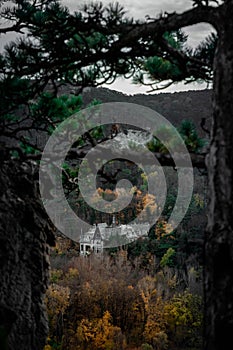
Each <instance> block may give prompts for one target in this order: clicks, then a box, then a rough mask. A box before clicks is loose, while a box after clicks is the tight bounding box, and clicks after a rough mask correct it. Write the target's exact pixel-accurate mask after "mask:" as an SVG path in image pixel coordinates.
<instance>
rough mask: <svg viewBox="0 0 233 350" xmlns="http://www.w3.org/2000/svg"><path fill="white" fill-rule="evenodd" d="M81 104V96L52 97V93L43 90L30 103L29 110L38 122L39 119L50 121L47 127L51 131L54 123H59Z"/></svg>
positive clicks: (76, 110) (78, 108)
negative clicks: (34, 100) (37, 97)
mask: <svg viewBox="0 0 233 350" xmlns="http://www.w3.org/2000/svg"><path fill="white" fill-rule="evenodd" d="M81 106H82V97H81V96H70V95H62V96H59V97H54V96H53V94H52V93H49V92H44V93H42V94H41V96H40V97H39V99H38V100H37V101H36V102H32V103H31V104H30V110H31V116H32V118H35V119H36V118H37V119H38V120H39V121H40V122H41V120H44V121H45V122H46V123H48V122H49V121H50V125H49V128H50V130H51V131H52V130H53V129H54V127H55V126H56V123H60V122H62V121H64V120H65V119H66V118H68V117H70V116H71V115H72V114H74V113H76V112H78V111H79V110H80V108H81Z"/></svg>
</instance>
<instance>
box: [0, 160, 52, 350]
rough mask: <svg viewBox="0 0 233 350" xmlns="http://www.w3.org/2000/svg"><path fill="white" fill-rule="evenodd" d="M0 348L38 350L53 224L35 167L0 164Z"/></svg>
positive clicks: (42, 336) (44, 324)
mask: <svg viewBox="0 0 233 350" xmlns="http://www.w3.org/2000/svg"><path fill="white" fill-rule="evenodd" d="M0 183H1V186H0V198H1V199H0V215H1V221H0V262H1V263H0V286H1V289H0V349H1V350H3V349H8V350H41V349H43V347H44V344H45V340H46V337H47V330H48V329H47V328H48V325H47V316H46V310H45V305H44V293H45V291H46V287H47V284H48V278H49V258H48V253H49V245H53V244H54V234H53V228H52V225H51V226H50V223H49V221H48V218H47V215H46V213H45V211H44V209H43V207H42V204H41V202H40V199H39V195H38V172H37V167H36V165H35V164H33V163H31V162H23V163H22V162H19V161H17V160H14V161H13V160H8V161H3V160H2V161H1V170H0Z"/></svg>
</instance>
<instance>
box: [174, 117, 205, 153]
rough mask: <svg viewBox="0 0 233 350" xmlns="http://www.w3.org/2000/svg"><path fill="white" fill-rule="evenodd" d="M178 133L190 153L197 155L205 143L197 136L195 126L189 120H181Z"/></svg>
mask: <svg viewBox="0 0 233 350" xmlns="http://www.w3.org/2000/svg"><path fill="white" fill-rule="evenodd" d="M178 131H179V133H180V135H181V136H182V138H183V139H184V142H185V144H186V146H187V148H188V150H189V151H190V152H195V153H197V152H198V151H200V150H201V149H202V147H203V146H205V144H206V141H205V140H204V139H202V138H200V137H199V136H198V132H197V129H196V126H195V124H194V123H193V122H192V121H191V120H183V121H182V123H181V125H180V127H179V128H178Z"/></svg>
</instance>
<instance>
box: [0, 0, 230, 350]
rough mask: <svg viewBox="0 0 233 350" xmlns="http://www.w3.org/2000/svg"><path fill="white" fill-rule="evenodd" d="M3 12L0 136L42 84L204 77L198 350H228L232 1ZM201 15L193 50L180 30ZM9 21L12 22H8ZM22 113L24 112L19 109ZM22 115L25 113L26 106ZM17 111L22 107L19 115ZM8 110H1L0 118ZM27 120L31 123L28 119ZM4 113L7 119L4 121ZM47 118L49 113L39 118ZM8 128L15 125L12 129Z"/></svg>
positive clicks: (29, 6)
mask: <svg viewBox="0 0 233 350" xmlns="http://www.w3.org/2000/svg"><path fill="white" fill-rule="evenodd" d="M14 3H15V7H10V8H6V7H4V6H5V5H6V4H5V1H1V6H2V16H3V18H5V19H9V20H10V21H11V22H10V24H8V25H7V26H6V27H3V26H2V27H1V29H0V33H1V34H2V35H4V34H5V33H8V32H11V31H14V32H17V33H19V34H21V35H23V34H22V33H25V34H24V35H23V36H22V37H21V38H19V39H17V40H16V41H15V42H14V43H11V44H9V45H8V46H7V47H6V49H5V52H4V53H3V54H2V55H1V58H0V72H1V81H0V91H1V95H2V100H1V111H2V114H4V115H5V118H4V120H3V122H2V125H3V126H4V134H5V136H9V135H7V133H8V134H9V133H12V128H11V124H12V123H18V124H17V125H18V128H22V127H23V125H24V127H25V122H24V124H23V117H22V118H21V120H17V121H14V120H13V121H12V119H11V118H12V116H13V115H14V109H15V108H16V107H17V108H18V106H19V105H21V106H24V107H25V109H26V110H27V112H30V108H29V107H30V102H29V101H31V100H32V99H34V98H35V97H36V96H39V95H40V94H41V93H42V92H43V90H44V89H45V88H47V87H48V84H49V86H50V87H51V91H52V93H53V94H54V96H55V95H56V93H57V91H58V90H59V88H60V87H61V86H62V85H63V84H66V83H69V84H71V85H74V86H78V87H80V89H81V88H83V87H84V86H97V85H100V84H102V83H106V82H107V83H110V82H112V81H114V79H116V77H117V76H124V77H126V78H129V77H133V78H134V80H135V81H137V82H139V83H145V84H149V85H150V87H151V88H152V89H156V88H160V87H161V83H162V82H164V85H163V84H162V87H164V86H168V85H169V84H171V83H172V82H178V81H186V82H190V81H194V80H198V79H202V80H204V81H207V82H211V81H212V79H213V121H212V130H211V143H210V151H209V155H208V158H207V162H208V174H209V199H210V200H209V216H208V227H207V232H206V240H205V257H206V258H205V310H206V311H205V319H206V325H205V337H204V339H205V344H204V348H205V350H219V349H225V348H229V347H232V344H233V341H232V331H233V300H232V298H233V297H232V296H233V274H232V271H233V232H232V231H233V230H232V229H233V225H232V213H233V153H232V142H233V121H232V117H233V98H232V96H233V45H232V33H233V20H232V18H233V0H225V1H221V2H219V3H218V2H217V1H194V2H193V7H192V8H191V9H190V10H188V11H185V12H183V13H181V14H177V13H171V14H169V13H164V14H161V15H160V16H158V17H157V18H149V17H148V18H147V19H146V20H145V21H134V20H132V19H129V18H126V17H125V15H124V9H123V8H122V7H121V6H120V5H119V4H115V5H110V6H108V7H104V6H103V5H102V4H97V3H94V4H93V5H91V6H86V7H85V8H84V9H83V11H80V12H76V13H74V14H70V13H69V11H68V10H67V9H66V8H64V7H62V6H61V5H60V4H59V3H58V2H57V1H53V0H52V1H47V0H42V1H37V0H35V1H24V0H21V1H14ZM201 22H206V23H209V24H211V25H212V26H213V28H214V29H215V30H216V33H217V35H214V34H213V35H212V36H211V37H210V38H208V40H207V41H206V42H205V43H201V45H200V46H199V47H198V48H197V49H196V50H191V49H188V48H187V47H186V45H185V35H184V33H182V31H181V28H183V27H186V26H190V25H194V24H197V23H201ZM11 23H12V24H11ZM25 113H26V112H25ZM29 114H30V113H29ZM24 115H25V114H24ZM6 116H7V117H6ZM33 118H35V119H33V127H35V129H36V128H39V126H38V119H36V116H33ZM9 120H10V122H9ZM45 122H46V123H49V122H50V121H49V120H48V118H47V119H46V120H45V119H43V120H42V121H41V125H45V124H44V123H45ZM14 133H15V131H14Z"/></svg>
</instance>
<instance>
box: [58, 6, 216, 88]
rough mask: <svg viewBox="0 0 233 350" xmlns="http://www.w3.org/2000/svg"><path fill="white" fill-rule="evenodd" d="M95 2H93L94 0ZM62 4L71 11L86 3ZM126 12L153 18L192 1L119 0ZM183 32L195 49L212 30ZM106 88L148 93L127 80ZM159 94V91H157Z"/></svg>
mask: <svg viewBox="0 0 233 350" xmlns="http://www.w3.org/2000/svg"><path fill="white" fill-rule="evenodd" d="M94 1H95V0H94ZM62 2H63V3H64V4H65V5H66V6H68V7H69V8H70V9H71V10H78V8H79V6H81V4H84V3H88V1H80V2H77V0H62ZM102 2H103V4H106V5H107V4H109V2H111V1H110V0H102ZM118 2H119V3H120V4H122V5H123V6H124V7H125V9H126V10H127V16H128V17H134V18H135V19H143V18H145V16H146V15H150V16H151V17H153V16H154V17H155V16H156V15H158V14H159V13H161V11H167V12H173V11H176V12H183V11H185V10H187V9H189V8H191V7H192V0H119V1H118ZM184 30H185V32H186V33H187V34H188V35H189V39H188V45H190V46H192V47H196V46H197V45H198V44H199V43H200V41H202V40H203V39H204V38H205V37H206V36H207V35H208V34H209V33H210V31H211V30H212V28H211V26H210V25H208V24H206V23H200V24H198V25H195V26H191V27H186V28H184ZM106 87H108V88H111V89H114V90H118V91H121V92H124V93H127V94H135V93H145V92H147V91H148V87H143V86H142V87H140V86H138V85H134V84H132V83H131V82H130V81H129V80H125V79H122V78H119V79H118V80H117V81H116V82H115V83H113V84H112V85H106ZM205 88H206V84H197V83H194V84H187V85H184V84H183V83H179V84H174V85H172V86H171V87H169V88H167V89H165V90H162V92H175V91H184V90H193V89H205ZM159 92H161V91H159Z"/></svg>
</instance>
